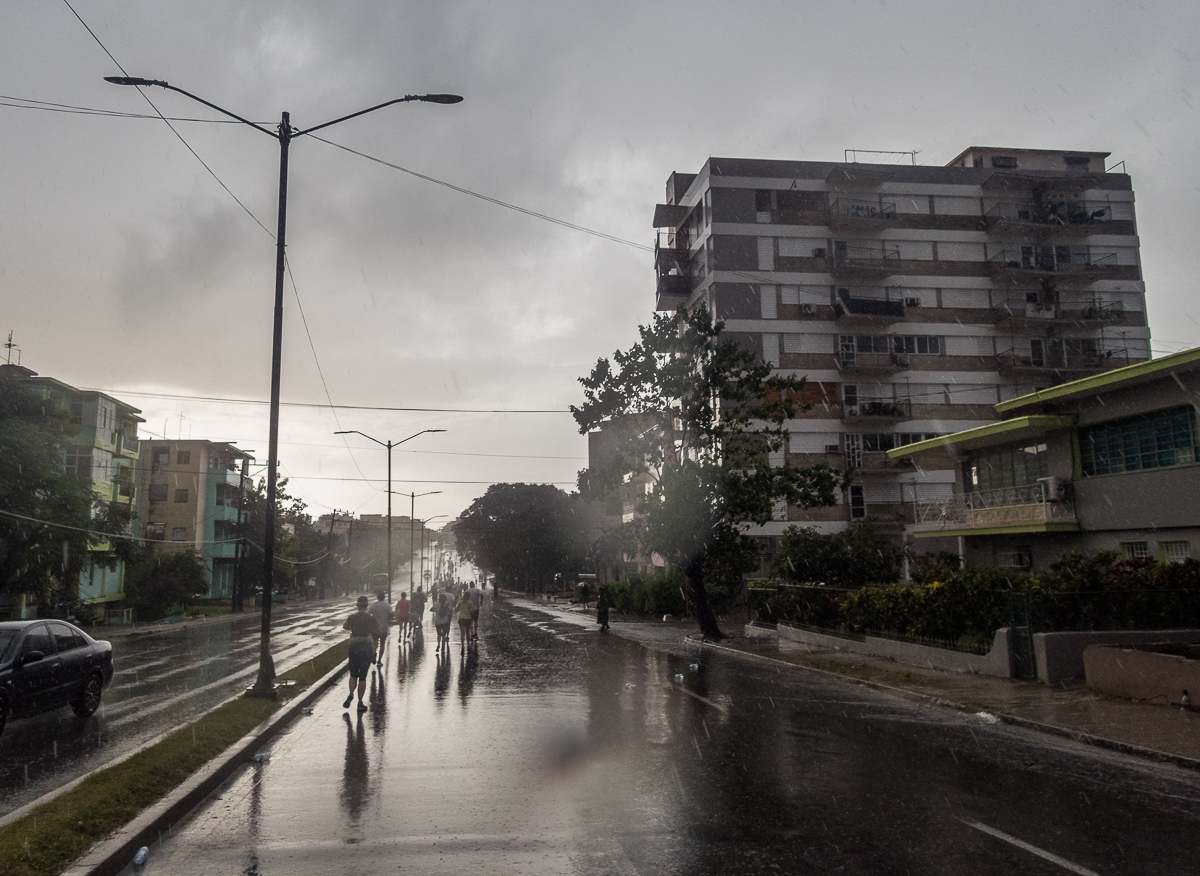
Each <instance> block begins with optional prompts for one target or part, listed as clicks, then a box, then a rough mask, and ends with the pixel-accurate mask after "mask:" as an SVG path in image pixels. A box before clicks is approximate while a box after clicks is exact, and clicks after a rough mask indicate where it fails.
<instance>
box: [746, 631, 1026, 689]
mask: <svg viewBox="0 0 1200 876" xmlns="http://www.w3.org/2000/svg"><path fill="white" fill-rule="evenodd" d="M763 632H764V630H763V628H762V627H755V626H753V625H751V624H747V625H746V635H747V636H761V635H762V634H763ZM778 635H779V638H780V640H783V641H789V642H799V643H801V644H804V645H814V646H816V647H819V648H828V649H831V650H832V649H837V650H839V651H847V652H849V653H852V654H865V655H868V656H871V657H890V658H892V659H894V660H896V661H897V662H899V663H908V664H909V665H912V666H928V667H930V668H933V669H945V670H949V671H951V672H974V673H977V674H979V675H994V676H997V677H999V678H1012V666H1013V659H1012V632H1011V630H1009V628H1008V627H1004V628H1002V629H999V630H996V636H995V638H994V639H993V641H992V648H991V650H990V651H988V653H987V654H967V653H965V652H962V651H951V650H948V649H946V648H935V647H932V646H930V645H914V644H912V643H909V642H896V641H893V640H891V639H879V638H876V637H874V636H867V637H866V641H863V642H860V641H858V640H856V639H843V638H841V637H840V636H830V635H826V634H824V633H813V632H810V631H808V630H801V629H797V628H796V627H792V626H789V625H787V624H779V628H778Z"/></svg>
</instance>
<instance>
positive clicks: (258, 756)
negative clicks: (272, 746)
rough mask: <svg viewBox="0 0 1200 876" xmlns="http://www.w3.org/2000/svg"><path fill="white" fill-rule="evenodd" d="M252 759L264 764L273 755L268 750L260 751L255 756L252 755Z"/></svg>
mask: <svg viewBox="0 0 1200 876" xmlns="http://www.w3.org/2000/svg"><path fill="white" fill-rule="evenodd" d="M250 759H251V760H252V761H254V762H255V763H258V764H263V763H266V762H267V761H269V760H270V759H271V755H270V754H269V753H268V752H265V751H260V752H259V753H258V754H256V755H254V757H252V758H250Z"/></svg>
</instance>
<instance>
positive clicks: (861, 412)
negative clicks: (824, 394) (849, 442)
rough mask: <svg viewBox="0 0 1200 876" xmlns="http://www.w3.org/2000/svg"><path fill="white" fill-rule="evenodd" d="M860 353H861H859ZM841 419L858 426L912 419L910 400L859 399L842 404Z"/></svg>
mask: <svg viewBox="0 0 1200 876" xmlns="http://www.w3.org/2000/svg"><path fill="white" fill-rule="evenodd" d="M859 355H862V354H859ZM842 419H843V420H845V421H847V422H849V421H853V422H854V423H856V424H857V425H859V426H863V427H866V426H870V425H876V424H878V425H883V424H885V423H895V422H897V421H899V420H911V419H912V402H911V401H908V400H907V399H905V400H904V401H880V400H873V399H860V400H859V401H858V402H857V403H856V404H849V403H846V404H843V405H842Z"/></svg>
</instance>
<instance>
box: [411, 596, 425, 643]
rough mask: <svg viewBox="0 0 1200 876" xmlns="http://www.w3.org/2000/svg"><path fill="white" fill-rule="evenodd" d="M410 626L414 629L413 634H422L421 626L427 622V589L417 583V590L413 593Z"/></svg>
mask: <svg viewBox="0 0 1200 876" xmlns="http://www.w3.org/2000/svg"><path fill="white" fill-rule="evenodd" d="M408 620H409V626H411V627H412V629H413V636H414V637H415V636H418V635H420V634H421V628H422V626H423V625H424V623H425V590H424V588H423V587H421V585H419V584H418V585H417V592H416V593H414V594H413V598H412V610H411V611H410V612H409V615H408Z"/></svg>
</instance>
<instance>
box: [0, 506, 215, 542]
mask: <svg viewBox="0 0 1200 876" xmlns="http://www.w3.org/2000/svg"><path fill="white" fill-rule="evenodd" d="M0 514H3V515H4V516H5V517H15V518H16V519H18V520H28V521H29V522H31V523H37V524H40V525H42V526H51V527H54V528H55V529H69V530H72V531H74V532H85V533H87V534H88V535H94V536H96V537H97V538H99V539H102V540H103V541H110V540H112V539H117V540H119V541H137V542H141V543H143V544H158V543H161V542H163V541H164V540H165V539H161V538H140V537H138V536H136V535H121V534H119V533H112V532H100V531H98V530H95V529H84V528H83V527H81V526H68V525H67V524H65V523H54V522H52V521H50V520H42V519H40V518H38V517H27V516H25V515H24V514H17V513H15V512H13V511H4V510H0ZM172 544H184V545H188V544H206V545H207V544H237V539H236V538H234V539H222V540H220V541H201V542H195V541H186V542H172Z"/></svg>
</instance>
